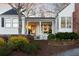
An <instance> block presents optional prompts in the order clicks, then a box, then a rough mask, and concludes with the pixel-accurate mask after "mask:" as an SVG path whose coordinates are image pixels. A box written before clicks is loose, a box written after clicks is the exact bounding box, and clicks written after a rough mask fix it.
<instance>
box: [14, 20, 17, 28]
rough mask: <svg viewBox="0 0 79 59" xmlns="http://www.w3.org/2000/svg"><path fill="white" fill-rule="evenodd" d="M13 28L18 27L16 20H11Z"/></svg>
mask: <svg viewBox="0 0 79 59" xmlns="http://www.w3.org/2000/svg"><path fill="white" fill-rule="evenodd" d="M13 27H16V28H17V27H18V19H13Z"/></svg>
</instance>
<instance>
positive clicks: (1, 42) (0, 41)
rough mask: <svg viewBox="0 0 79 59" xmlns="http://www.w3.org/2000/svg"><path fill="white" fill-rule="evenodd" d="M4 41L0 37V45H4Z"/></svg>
mask: <svg viewBox="0 0 79 59" xmlns="http://www.w3.org/2000/svg"><path fill="white" fill-rule="evenodd" d="M5 44H6V42H5V41H4V39H3V38H0V47H3V46H5Z"/></svg>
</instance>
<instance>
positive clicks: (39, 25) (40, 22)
mask: <svg viewBox="0 0 79 59" xmlns="http://www.w3.org/2000/svg"><path fill="white" fill-rule="evenodd" d="M39 30H40V31H39V35H40V39H41V21H39Z"/></svg>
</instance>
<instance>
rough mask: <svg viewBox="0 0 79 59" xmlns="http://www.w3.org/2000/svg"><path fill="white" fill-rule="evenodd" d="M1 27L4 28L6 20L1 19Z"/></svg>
mask: <svg viewBox="0 0 79 59" xmlns="http://www.w3.org/2000/svg"><path fill="white" fill-rule="evenodd" d="M1 27H4V18H1Z"/></svg>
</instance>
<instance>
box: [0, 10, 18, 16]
mask: <svg viewBox="0 0 79 59" xmlns="http://www.w3.org/2000/svg"><path fill="white" fill-rule="evenodd" d="M1 15H18V14H17V12H16V10H15V9H10V10H8V11H6V12H4V13H2V14H1Z"/></svg>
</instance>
